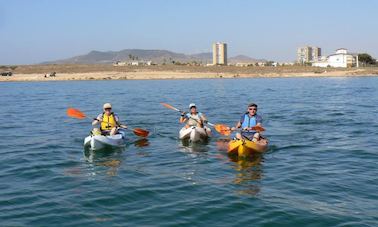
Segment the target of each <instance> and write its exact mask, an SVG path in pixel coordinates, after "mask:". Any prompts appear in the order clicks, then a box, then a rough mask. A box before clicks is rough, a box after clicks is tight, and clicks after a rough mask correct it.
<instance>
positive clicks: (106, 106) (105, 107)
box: [104, 103, 112, 109]
mask: <svg viewBox="0 0 378 227" xmlns="http://www.w3.org/2000/svg"><path fill="white" fill-rule="evenodd" d="M111 108H112V104H110V103H105V104H104V109H111Z"/></svg>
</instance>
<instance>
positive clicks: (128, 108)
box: [0, 77, 378, 226]
mask: <svg viewBox="0 0 378 227" xmlns="http://www.w3.org/2000/svg"><path fill="white" fill-rule="evenodd" d="M105 102H111V103H112V104H113V109H114V111H115V112H116V113H118V115H119V116H120V118H121V120H122V121H123V122H125V123H126V124H128V125H129V126H131V127H141V128H145V129H148V130H150V131H151V132H152V135H151V136H150V137H149V138H148V140H144V141H143V140H138V138H137V137H136V136H135V135H133V133H132V132H131V131H130V133H129V134H128V135H129V139H128V145H127V146H126V147H125V148H124V149H119V150H113V151H108V152H100V153H92V152H88V151H84V149H83V139H84V137H85V136H87V135H88V132H89V131H90V129H91V125H90V121H88V120H77V119H72V118H69V117H67V116H66V109H67V108H68V107H75V108H78V109H80V110H82V111H83V112H84V113H86V114H87V115H88V116H90V117H94V116H97V114H99V113H100V112H101V111H102V110H101V107H102V104H103V103H105ZM160 102H166V103H169V104H171V105H173V106H177V107H179V108H182V109H185V110H187V106H188V104H189V103H191V102H195V103H196V104H197V106H198V108H199V110H200V111H201V112H203V113H205V114H206V115H207V117H208V119H209V121H210V122H213V123H225V124H228V125H234V124H235V123H236V121H237V120H238V119H239V118H240V115H241V114H242V113H243V112H244V110H245V109H246V105H247V104H248V103H249V102H255V103H257V104H258V105H259V111H258V113H260V114H261V115H262V116H263V118H264V126H265V128H266V129H267V130H266V132H265V135H266V136H267V137H268V138H269V139H270V145H271V146H270V149H269V150H268V152H267V153H265V154H263V155H260V156H256V157H254V158H253V159H252V160H250V161H238V160H231V159H230V158H229V157H228V156H227V153H226V151H225V150H224V147H225V144H226V143H225V142H224V137H221V136H220V135H219V134H215V136H214V137H213V138H212V139H211V140H210V141H209V142H208V143H206V144H200V145H196V146H185V145H183V144H182V142H181V141H179V140H178V130H179V129H180V127H181V126H180V125H179V123H178V118H179V115H178V114H177V112H174V111H172V110H169V109H166V108H164V107H163V106H161V105H160V104H159V103H160ZM0 109H1V116H2V117H1V118H2V119H3V120H2V130H1V140H0V155H1V157H0V159H1V164H0V211H1V212H0V226H142V225H143V226H155V225H180V226H208V225H212V226H236V225H244V226H258V225H264V226H277V225H279V226H377V225H378V77H360V78H285V79H278V78H277V79H230V80H227V79H216V80H153V81H82V82H78V81H76V82H71V81H67V82H25V83H0Z"/></svg>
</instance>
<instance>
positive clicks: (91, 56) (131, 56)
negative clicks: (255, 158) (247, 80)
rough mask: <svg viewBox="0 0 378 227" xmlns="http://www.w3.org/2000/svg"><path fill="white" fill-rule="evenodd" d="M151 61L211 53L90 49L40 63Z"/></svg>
mask: <svg viewBox="0 0 378 227" xmlns="http://www.w3.org/2000/svg"><path fill="white" fill-rule="evenodd" d="M135 60H143V61H152V62H153V63H156V64H163V63H166V64H170V63H174V62H180V63H190V62H194V61H195V62H197V63H202V64H209V63H212V53H211V52H204V53H197V54H183V53H177V52H173V51H169V50H159V49H150V50H148V49H123V50H120V51H98V50H92V51H90V52H88V53H87V54H84V55H78V56H74V57H71V58H66V59H61V60H55V61H46V62H42V63H40V64H111V63H114V62H117V61H135ZM228 61H229V62H230V63H237V62H243V63H245V62H250V63H253V62H257V61H266V60H264V59H255V58H251V57H249V56H246V55H237V56H234V57H230V58H228Z"/></svg>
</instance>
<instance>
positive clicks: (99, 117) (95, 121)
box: [92, 114, 102, 126]
mask: <svg viewBox="0 0 378 227" xmlns="http://www.w3.org/2000/svg"><path fill="white" fill-rule="evenodd" d="M101 121H102V117H101V114H100V115H98V116H97V117H96V118H94V119H93V121H92V125H93V126H95V125H97V124H98V123H99V122H101Z"/></svg>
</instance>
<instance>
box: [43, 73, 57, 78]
mask: <svg viewBox="0 0 378 227" xmlns="http://www.w3.org/2000/svg"><path fill="white" fill-rule="evenodd" d="M55 76H56V72H51V73H47V74H45V78H46V77H55Z"/></svg>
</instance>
